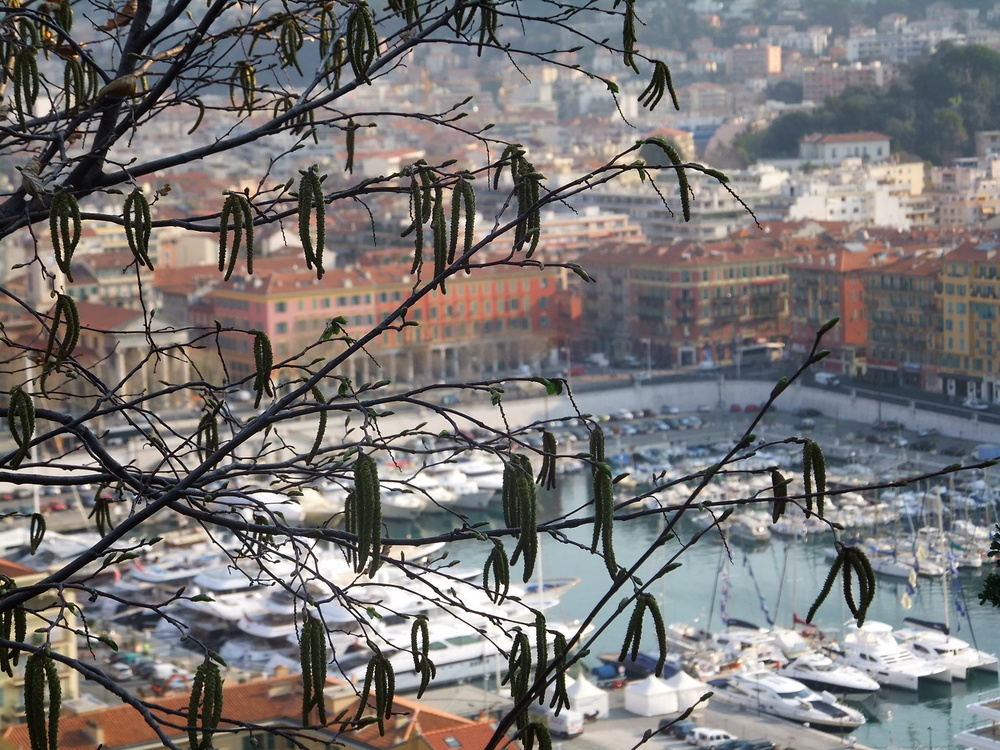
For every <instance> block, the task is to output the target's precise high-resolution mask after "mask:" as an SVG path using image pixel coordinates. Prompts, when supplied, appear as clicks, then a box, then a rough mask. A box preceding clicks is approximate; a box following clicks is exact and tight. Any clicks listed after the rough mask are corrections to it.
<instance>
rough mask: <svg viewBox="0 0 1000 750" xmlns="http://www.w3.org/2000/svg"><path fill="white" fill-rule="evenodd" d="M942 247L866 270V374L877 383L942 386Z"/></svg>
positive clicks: (925, 387) (932, 389) (934, 388)
mask: <svg viewBox="0 0 1000 750" xmlns="http://www.w3.org/2000/svg"><path fill="white" fill-rule="evenodd" d="M941 265H942V252H941V251H940V250H937V251H928V252H923V253H913V254H909V255H906V256H905V257H902V258H899V259H897V260H894V261H892V262H888V263H885V264H883V265H879V266H878V267H877V268H871V269H868V270H867V271H866V272H865V273H864V274H863V276H864V293H865V305H866V307H867V310H868V342H869V343H868V358H867V372H868V376H869V377H870V378H871V379H873V380H876V381H877V382H880V383H885V384H897V385H902V386H909V387H914V388H922V389H924V390H927V391H938V390H940V383H939V382H938V336H939V330H940V314H939V310H938V299H937V294H936V292H935V289H936V285H937V281H938V278H939V275H940V273H941Z"/></svg>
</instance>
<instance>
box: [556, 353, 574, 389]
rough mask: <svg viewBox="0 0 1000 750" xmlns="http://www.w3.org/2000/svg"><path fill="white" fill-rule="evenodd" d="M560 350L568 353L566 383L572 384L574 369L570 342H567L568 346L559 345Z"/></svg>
mask: <svg viewBox="0 0 1000 750" xmlns="http://www.w3.org/2000/svg"><path fill="white" fill-rule="evenodd" d="M559 351H560V352H565V353H566V384H567V385H569V386H572V385H573V381H572V380H571V375H572V371H573V356H572V352H571V351H570V347H569V343H567V344H566V346H561V347H559Z"/></svg>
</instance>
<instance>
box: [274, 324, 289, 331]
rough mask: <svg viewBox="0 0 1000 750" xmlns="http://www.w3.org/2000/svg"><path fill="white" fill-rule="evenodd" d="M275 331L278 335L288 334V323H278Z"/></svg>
mask: <svg viewBox="0 0 1000 750" xmlns="http://www.w3.org/2000/svg"><path fill="white" fill-rule="evenodd" d="M274 330H275V332H276V333H288V323H278V324H277V325H276V326H275V327H274Z"/></svg>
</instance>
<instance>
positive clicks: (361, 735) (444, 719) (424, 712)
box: [349, 697, 492, 750]
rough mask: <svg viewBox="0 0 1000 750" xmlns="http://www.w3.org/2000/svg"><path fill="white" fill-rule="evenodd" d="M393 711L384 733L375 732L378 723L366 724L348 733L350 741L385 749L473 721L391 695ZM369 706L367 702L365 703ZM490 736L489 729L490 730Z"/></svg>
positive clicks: (353, 709)
mask: <svg viewBox="0 0 1000 750" xmlns="http://www.w3.org/2000/svg"><path fill="white" fill-rule="evenodd" d="M356 705H357V704H356V703H355V704H352V707H351V708H350V710H349V713H350V714H351V715H353V714H354V713H355V712H356V711H357V709H356V708H355V706H356ZM392 705H393V710H394V711H395V714H394V716H393V718H392V719H390V720H389V721H387V722H386V723H385V736H382V735H380V734H379V731H378V725H377V724H370V725H368V726H367V727H364V728H363V729H360V730H358V731H357V732H351V735H350V737H351V744H352V745H355V744H361V745H365V746H367V747H371V748H378V749H379V750H388V748H392V747H395V746H396V745H399V744H401V743H403V742H405V741H406V740H408V739H410V738H411V737H413V736H414V733H416V734H419V735H427V734H434V733H438V732H444V733H448V732H454V731H455V730H456V729H461V728H463V727H467V726H474V723H473V722H471V721H469V720H468V719H463V718H461V717H460V716H453V715H452V714H449V713H447V712H445V711H439V710H437V709H434V708H431V707H429V706H424V705H422V704H420V703H417V702H416V701H412V700H408V699H406V698H398V697H397V698H395V699H394V700H393V702H392ZM369 706H371V704H369ZM490 736H492V731H491V732H490Z"/></svg>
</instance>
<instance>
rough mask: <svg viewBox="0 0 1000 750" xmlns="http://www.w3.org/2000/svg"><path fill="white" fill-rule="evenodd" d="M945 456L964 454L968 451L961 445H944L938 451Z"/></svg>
mask: <svg viewBox="0 0 1000 750" xmlns="http://www.w3.org/2000/svg"><path fill="white" fill-rule="evenodd" d="M940 452H941V453H942V454H944V455H945V456H964V455H965V454H966V453H968V451H967V450H966V449H965V448H964V447H963V446H961V445H946V446H945V447H944V448H942V449H941V451H940Z"/></svg>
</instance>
